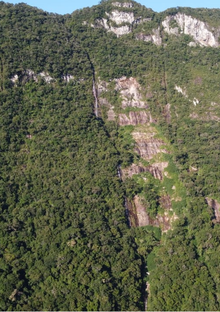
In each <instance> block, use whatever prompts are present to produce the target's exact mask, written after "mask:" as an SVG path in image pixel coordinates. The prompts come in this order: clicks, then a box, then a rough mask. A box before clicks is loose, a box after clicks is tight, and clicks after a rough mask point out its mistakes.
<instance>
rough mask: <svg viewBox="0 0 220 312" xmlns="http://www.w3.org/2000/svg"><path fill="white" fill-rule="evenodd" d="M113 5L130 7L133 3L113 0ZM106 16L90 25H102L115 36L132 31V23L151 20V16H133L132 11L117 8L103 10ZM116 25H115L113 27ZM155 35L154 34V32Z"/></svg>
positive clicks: (84, 23)
mask: <svg viewBox="0 0 220 312" xmlns="http://www.w3.org/2000/svg"><path fill="white" fill-rule="evenodd" d="M112 5H113V6H115V7H120V8H122V7H123V8H132V7H133V3H130V2H126V3H120V2H113V3H112ZM105 14H106V16H107V18H100V19H97V20H96V22H95V25H93V24H92V25H91V26H92V27H94V28H95V27H103V28H104V29H106V30H107V31H111V32H113V33H115V34H116V35H117V37H120V36H122V35H126V34H129V33H131V32H132V26H133V25H134V24H140V23H143V22H147V21H149V20H151V18H142V17H141V16H139V17H135V16H134V12H129V11H128V12H126V10H125V11H119V10H113V11H111V12H110V13H108V12H105ZM124 24H126V25H124ZM83 25H87V22H86V21H84V22H83ZM115 25H117V27H115ZM154 35H155V34H154Z"/></svg>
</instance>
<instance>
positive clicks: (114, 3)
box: [112, 2, 134, 8]
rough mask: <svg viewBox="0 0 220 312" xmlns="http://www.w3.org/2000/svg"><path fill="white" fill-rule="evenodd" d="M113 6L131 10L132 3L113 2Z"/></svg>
mask: <svg viewBox="0 0 220 312" xmlns="http://www.w3.org/2000/svg"><path fill="white" fill-rule="evenodd" d="M112 5H113V6H116V7H119V8H133V6H134V5H133V3H132V2H124V3H121V2H113V3H112Z"/></svg>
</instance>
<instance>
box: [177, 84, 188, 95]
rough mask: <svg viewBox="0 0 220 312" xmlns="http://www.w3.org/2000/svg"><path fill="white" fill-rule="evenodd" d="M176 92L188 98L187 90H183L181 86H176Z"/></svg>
mask: <svg viewBox="0 0 220 312" xmlns="http://www.w3.org/2000/svg"><path fill="white" fill-rule="evenodd" d="M175 90H176V91H177V92H179V93H181V94H182V95H183V96H184V97H185V98H188V95H187V93H186V90H183V89H182V88H181V87H179V86H175Z"/></svg>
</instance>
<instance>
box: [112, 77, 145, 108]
mask: <svg viewBox="0 0 220 312" xmlns="http://www.w3.org/2000/svg"><path fill="white" fill-rule="evenodd" d="M115 82H116V86H115V90H118V91H119V92H120V94H121V97H122V108H126V107H138V108H148V105H147V103H146V102H144V100H143V97H142V95H141V86H140V84H139V83H138V82H137V80H136V79H135V78H133V77H130V78H127V77H121V78H119V79H115Z"/></svg>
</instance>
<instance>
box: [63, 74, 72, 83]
mask: <svg viewBox="0 0 220 312" xmlns="http://www.w3.org/2000/svg"><path fill="white" fill-rule="evenodd" d="M62 78H63V80H64V81H66V82H70V80H74V77H73V76H72V75H69V74H67V75H64V76H63V77H62Z"/></svg>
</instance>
